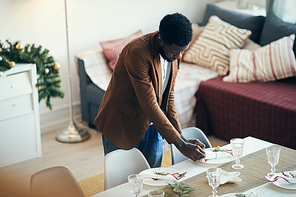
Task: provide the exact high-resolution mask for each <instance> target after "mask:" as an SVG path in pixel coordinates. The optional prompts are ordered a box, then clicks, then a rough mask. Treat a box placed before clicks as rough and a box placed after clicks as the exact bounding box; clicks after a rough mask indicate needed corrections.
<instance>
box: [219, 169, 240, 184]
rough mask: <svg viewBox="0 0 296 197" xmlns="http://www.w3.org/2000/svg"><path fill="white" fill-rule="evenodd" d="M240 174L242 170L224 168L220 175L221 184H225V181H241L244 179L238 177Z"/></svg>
mask: <svg viewBox="0 0 296 197" xmlns="http://www.w3.org/2000/svg"><path fill="white" fill-rule="evenodd" d="M239 175H240V172H226V171H224V170H222V171H221V176H220V184H221V185H223V184H225V183H234V182H240V181H242V179H241V178H239V177H238V176H239Z"/></svg>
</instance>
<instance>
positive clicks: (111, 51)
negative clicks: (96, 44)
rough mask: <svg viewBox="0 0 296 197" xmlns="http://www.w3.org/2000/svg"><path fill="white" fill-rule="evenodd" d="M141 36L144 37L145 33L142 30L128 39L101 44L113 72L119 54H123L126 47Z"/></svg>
mask: <svg viewBox="0 0 296 197" xmlns="http://www.w3.org/2000/svg"><path fill="white" fill-rule="evenodd" d="M141 35H143V33H142V31H141V30H139V31H137V32H136V33H133V34H132V35H130V36H129V37H126V38H121V39H117V40H110V41H105V42H100V44H101V46H102V48H103V53H104V56H105V58H106V61H107V64H108V66H109V68H110V69H111V70H114V67H115V64H116V62H117V60H118V57H119V54H120V53H121V51H122V49H123V48H124V47H125V45H126V44H127V43H129V42H130V41H131V40H133V39H135V38H137V37H139V36H141Z"/></svg>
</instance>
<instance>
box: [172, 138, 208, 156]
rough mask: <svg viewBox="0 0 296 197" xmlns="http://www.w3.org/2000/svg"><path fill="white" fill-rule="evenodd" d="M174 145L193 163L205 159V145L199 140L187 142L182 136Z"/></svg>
mask: <svg viewBox="0 0 296 197" xmlns="http://www.w3.org/2000/svg"><path fill="white" fill-rule="evenodd" d="M174 145H175V146H176V147H177V148H178V150H179V151H180V152H181V153H182V154H183V155H185V156H186V157H188V158H189V159H192V160H193V161H196V160H201V159H203V158H205V152H204V148H205V145H204V144H203V143H202V142H200V141H199V140H197V139H196V140H186V139H185V138H184V137H183V136H181V137H180V138H179V139H178V140H177V141H176V142H175V143H174Z"/></svg>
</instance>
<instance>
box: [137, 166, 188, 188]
mask: <svg viewBox="0 0 296 197" xmlns="http://www.w3.org/2000/svg"><path fill="white" fill-rule="evenodd" d="M154 172H164V173H170V174H172V173H176V172H177V173H180V172H179V171H178V170H175V169H172V168H150V169H147V170H144V171H142V172H140V173H139V174H141V175H143V176H144V181H143V183H144V184H146V185H150V186H165V185H167V184H168V183H173V182H174V181H177V180H176V179H174V177H172V176H170V177H168V176H162V175H156V174H155V173H154ZM156 176H157V177H158V178H160V179H158V180H153V179H152V178H151V177H156ZM157 177H156V178H157ZM161 178H163V179H161ZM181 180H182V179H181Z"/></svg>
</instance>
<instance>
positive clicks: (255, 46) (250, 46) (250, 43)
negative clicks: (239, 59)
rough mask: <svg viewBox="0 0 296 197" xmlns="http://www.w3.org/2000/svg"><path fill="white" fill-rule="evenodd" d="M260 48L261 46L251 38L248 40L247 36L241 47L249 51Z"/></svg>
mask: <svg viewBox="0 0 296 197" xmlns="http://www.w3.org/2000/svg"><path fill="white" fill-rule="evenodd" d="M259 48H261V46H260V45H259V44H257V43H255V42H253V41H252V40H250V39H249V38H248V39H247V40H246V42H245V45H244V47H243V49H248V50H250V51H254V50H256V49H259Z"/></svg>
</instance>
